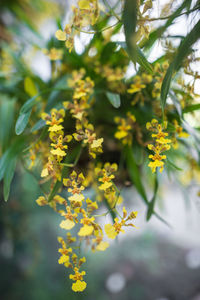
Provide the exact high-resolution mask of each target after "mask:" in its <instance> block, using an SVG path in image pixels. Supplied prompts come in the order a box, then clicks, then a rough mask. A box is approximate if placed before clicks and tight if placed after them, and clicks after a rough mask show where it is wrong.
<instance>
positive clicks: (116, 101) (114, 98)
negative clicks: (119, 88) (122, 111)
mask: <svg viewBox="0 0 200 300" xmlns="http://www.w3.org/2000/svg"><path fill="white" fill-rule="evenodd" d="M106 96H107V97H108V100H109V101H110V103H111V104H112V105H113V106H114V107H115V108H119V107H120V105H121V100H120V96H119V95H118V94H114V93H110V92H107V93H106Z"/></svg>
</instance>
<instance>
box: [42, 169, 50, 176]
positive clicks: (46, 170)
mask: <svg viewBox="0 0 200 300" xmlns="http://www.w3.org/2000/svg"><path fill="white" fill-rule="evenodd" d="M48 175H49V171H48V169H47V168H44V169H43V170H42V172H41V177H46V176H48Z"/></svg>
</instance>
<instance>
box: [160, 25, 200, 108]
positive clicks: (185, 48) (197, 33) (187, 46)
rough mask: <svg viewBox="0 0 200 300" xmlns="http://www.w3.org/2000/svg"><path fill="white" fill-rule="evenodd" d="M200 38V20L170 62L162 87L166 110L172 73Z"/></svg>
mask: <svg viewBox="0 0 200 300" xmlns="http://www.w3.org/2000/svg"><path fill="white" fill-rule="evenodd" d="M199 38H200V21H198V22H197V24H196V25H195V26H194V27H193V29H192V30H191V31H190V33H189V34H188V35H187V36H186V37H185V38H184V39H183V40H182V42H181V44H180V46H179V48H178V50H177V53H176V55H175V58H174V60H173V61H172V63H171V64H170V66H169V68H168V70H167V72H166V75H165V77H164V79H163V83H162V87H161V108H162V111H163V112H164V108H165V104H166V99H167V95H168V92H169V88H170V83H171V80H172V75H173V73H174V71H178V70H179V69H180V67H181V65H182V62H183V60H184V58H185V57H187V55H188V54H189V53H190V52H191V51H192V48H191V47H192V45H193V44H194V43H195V42H196V41H197V40H198V39H199Z"/></svg>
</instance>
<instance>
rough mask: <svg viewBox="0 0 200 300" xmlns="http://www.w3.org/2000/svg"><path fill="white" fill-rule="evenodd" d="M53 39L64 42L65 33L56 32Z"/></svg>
mask: <svg viewBox="0 0 200 300" xmlns="http://www.w3.org/2000/svg"><path fill="white" fill-rule="evenodd" d="M55 37H56V38H57V39H58V40H59V41H66V33H65V32H64V31H62V30H60V29H59V30H57V31H56V33H55Z"/></svg>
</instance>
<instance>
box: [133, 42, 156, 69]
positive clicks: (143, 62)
mask: <svg viewBox="0 0 200 300" xmlns="http://www.w3.org/2000/svg"><path fill="white" fill-rule="evenodd" d="M136 61H137V63H138V64H139V65H140V66H141V67H143V68H144V69H145V70H146V71H147V72H149V73H153V69H152V66H151V64H150V63H149V62H148V60H147V59H146V57H145V56H144V54H143V52H142V50H141V49H140V48H139V47H136Z"/></svg>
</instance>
